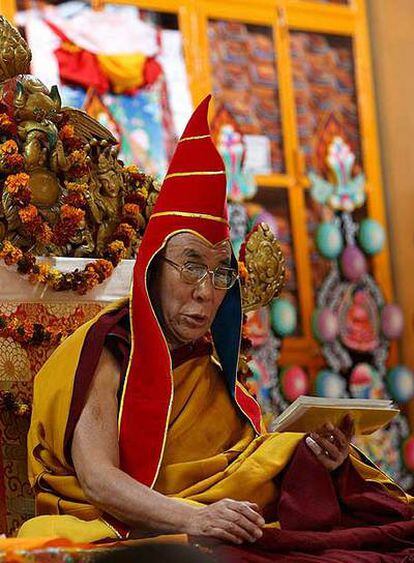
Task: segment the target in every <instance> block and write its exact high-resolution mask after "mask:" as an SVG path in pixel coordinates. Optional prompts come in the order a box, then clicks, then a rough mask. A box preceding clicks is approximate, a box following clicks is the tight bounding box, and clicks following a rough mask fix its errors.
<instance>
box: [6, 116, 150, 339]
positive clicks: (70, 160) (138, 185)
mask: <svg viewBox="0 0 414 563" xmlns="http://www.w3.org/2000/svg"><path fill="white" fill-rule="evenodd" d="M58 129H59V141H60V142H61V143H62V145H63V149H64V152H65V155H66V160H67V165H68V168H67V169H66V172H65V178H66V181H65V182H64V188H63V193H62V199H61V207H60V210H59V217H58V220H57V221H55V222H54V223H53V224H51V223H49V222H48V220H47V219H45V216H44V214H43V213H42V212H41V210H39V209H38V208H37V207H36V206H35V205H34V204H33V203H32V201H31V196H32V194H31V186H30V176H29V174H26V173H25V172H23V171H21V170H22V168H23V165H24V157H23V156H22V155H21V154H20V153H19V139H18V137H17V135H16V133H17V130H16V125H15V123H14V120H13V119H12V117H10V116H9V115H7V114H6V113H0V173H1V172H2V173H3V175H4V176H3V177H4V180H3V186H2V187H3V192H4V193H5V194H7V196H8V197H9V198H10V199H11V200H12V203H13V205H14V206H15V207H16V208H17V216H18V218H19V220H20V222H21V225H22V231H23V233H24V234H25V236H26V237H27V239H28V241H30V242H31V244H32V246H33V247H35V246H36V244H37V243H41V245H43V246H48V245H51V248H53V246H57V247H63V246H65V245H68V244H71V241H72V239H73V238H76V236H78V234H79V233H81V232H82V229H83V228H84V227H85V222H86V221H87V219H88V214H89V213H90V210H89V203H88V191H89V189H90V188H89V185H88V183H85V177H88V175H89V172H90V170H89V168H90V159H89V156H88V155H89V150H90V147H89V148H88V145H87V144H86V143H85V142H84V141H83V140H82V139H81V138H80V137H77V136H76V133H75V130H74V127H73V125H72V124H70V123H68V122H65V119H63V121H62V122H61V123H60V125H59V127H58ZM10 136H14V139H9V138H8V137H10ZM2 140H3V141H4V142H1V141H2ZM123 174H124V179H125V185H126V189H125V192H124V194H123V197H124V204H123V207H122V210H121V213H120V217H119V223H118V226H117V227H116V228H115V230H114V231H113V233H112V235H111V236H110V237H109V239H108V240H107V242H106V245H105V247H104V250H103V252H102V256H103V257H102V259H98V260H96V261H95V262H89V263H88V264H87V265H86V267H85V268H84V269H83V270H82V271H80V270H77V269H76V270H74V271H72V272H60V271H58V270H57V269H56V268H52V267H51V266H50V265H49V264H47V263H43V262H38V260H37V258H36V257H35V256H34V255H33V254H32V253H31V252H30V251H28V250H22V249H20V248H18V247H17V246H15V245H14V244H13V243H12V242H10V241H9V240H3V241H2V242H0V260H3V261H4V262H5V264H6V265H8V266H13V265H15V266H16V267H17V271H18V272H19V273H20V274H21V275H24V276H27V278H28V279H29V281H30V282H31V283H33V284H36V283H42V284H45V285H47V286H48V287H50V288H51V289H52V290H54V291H68V290H70V291H75V292H78V293H80V294H85V293H86V292H88V291H90V290H91V289H93V288H94V287H96V286H97V285H98V284H100V283H102V282H103V281H105V280H106V279H107V278H108V277H109V276H110V275H111V274H112V272H113V269H114V268H115V267H116V266H117V265H118V263H119V262H120V261H121V260H122V259H123V258H125V257H127V256H129V255H131V254H132V255H133V254H134V253H135V251H136V248H137V246H138V243H139V238H140V232H142V230H143V229H144V228H145V223H146V219H145V218H144V217H145V216H146V217H147V219H148V214H149V212H150V211H149V210H150V208H151V207H150V206H148V208H147V198H148V194H149V190H151V188H152V186H151V183H152V182H153V180H152V179H151V178H149V177H148V176H147V175H145V174H144V173H143V172H142V171H140V170H139V169H138V168H137V167H136V166H135V165H133V166H128V167H124V169H123ZM0 187H1V185H0ZM152 197H153V196H152ZM46 217H47V216H46ZM25 334H26V332H25Z"/></svg>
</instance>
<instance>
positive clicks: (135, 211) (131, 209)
mask: <svg viewBox="0 0 414 563" xmlns="http://www.w3.org/2000/svg"><path fill="white" fill-rule="evenodd" d="M140 213H141V209H140V207H139V205H137V204H136V203H126V204H125V205H124V215H125V216H128V217H136V218H138V215H139V214H140Z"/></svg>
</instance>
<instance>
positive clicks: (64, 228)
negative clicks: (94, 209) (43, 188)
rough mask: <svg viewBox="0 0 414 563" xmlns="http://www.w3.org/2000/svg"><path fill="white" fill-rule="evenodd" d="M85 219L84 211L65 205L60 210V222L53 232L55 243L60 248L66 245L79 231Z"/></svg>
mask: <svg viewBox="0 0 414 563" xmlns="http://www.w3.org/2000/svg"><path fill="white" fill-rule="evenodd" d="M84 219H85V212H84V211H83V209H78V208H77V207H72V206H71V205H67V204H64V205H62V207H61V208H60V217H59V221H58V222H57V223H56V225H55V228H54V232H53V241H54V242H55V244H57V245H58V246H62V245H64V244H66V243H67V242H68V241H69V240H70V239H71V238H72V237H73V236H75V234H76V232H77V231H78V230H79V228H80V225H81V222H82V221H83V220H84Z"/></svg>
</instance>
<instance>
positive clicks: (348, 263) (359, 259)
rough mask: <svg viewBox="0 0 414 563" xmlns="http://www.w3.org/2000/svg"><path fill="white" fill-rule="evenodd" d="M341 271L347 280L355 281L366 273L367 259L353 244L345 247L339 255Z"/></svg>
mask: <svg viewBox="0 0 414 563" xmlns="http://www.w3.org/2000/svg"><path fill="white" fill-rule="evenodd" d="M341 267H342V273H343V274H344V276H345V277H346V278H347V279H348V280H349V281H353V282H356V281H358V280H359V279H360V278H361V277H362V276H363V275H364V274H366V273H367V261H366V259H365V256H364V254H363V252H361V250H359V248H358V247H357V246H355V245H349V246H347V247H346V248H345V250H344V251H343V253H342V256H341Z"/></svg>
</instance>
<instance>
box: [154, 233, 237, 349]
mask: <svg viewBox="0 0 414 563" xmlns="http://www.w3.org/2000/svg"><path fill="white" fill-rule="evenodd" d="M162 256H163V257H165V258H166V259H167V260H171V261H172V262H174V263H175V264H177V265H179V266H181V265H183V264H186V263H189V262H191V263H194V264H203V265H206V266H207V267H208V269H209V270H214V269H215V268H217V266H227V267H229V266H230V259H231V250H230V244H229V242H228V241H224V242H223V243H221V244H219V245H218V246H211V245H210V244H209V243H208V242H207V241H205V240H204V239H202V238H200V237H198V236H197V235H194V234H192V233H179V234H177V235H174V236H173V237H172V238H171V239H170V240H169V241H168V242H167V244H166V247H165V249H164V253H163V255H162ZM167 260H164V259H163V258H160V259H159V261H158V266H157V270H156V272H155V276H154V277H153V287H152V288H151V298H152V301H153V303H154V305H155V308H156V310H157V314H158V317H159V320H160V322H161V325H162V329H163V332H164V335H165V337H166V339H167V342H168V345H169V347H170V349H174V348H177V347H178V346H181V345H183V344H187V343H189V342H192V341H194V340H197V339H198V338H200V337H202V336H203V335H204V334H206V333H207V332H208V331H209V329H210V327H211V324H212V323H213V320H214V317H215V316H216V313H217V310H218V308H219V307H220V304H221V302H222V301H223V299H224V297H225V295H226V290H224V289H216V288H215V287H214V286H213V282H212V279H211V275H207V276H206V277H205V279H204V280H203V281H202V282H200V283H198V284H189V283H186V282H185V281H183V279H182V277H181V274H180V272H179V268H178V267H176V266H173V265H172V264H171V263H170V262H168V261H167ZM154 278H155V279H154Z"/></svg>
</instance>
